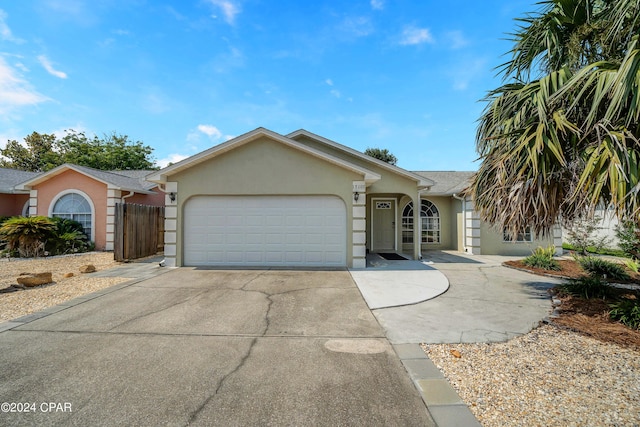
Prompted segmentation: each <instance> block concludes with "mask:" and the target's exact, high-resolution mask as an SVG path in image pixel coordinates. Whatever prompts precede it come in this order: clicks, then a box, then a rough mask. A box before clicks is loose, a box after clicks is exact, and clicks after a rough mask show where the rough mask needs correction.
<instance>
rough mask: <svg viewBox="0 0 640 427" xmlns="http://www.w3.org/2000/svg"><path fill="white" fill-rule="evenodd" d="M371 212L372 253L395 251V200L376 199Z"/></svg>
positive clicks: (373, 201)
mask: <svg viewBox="0 0 640 427" xmlns="http://www.w3.org/2000/svg"><path fill="white" fill-rule="evenodd" d="M371 210H372V212H371V224H372V227H371V229H372V231H371V251H372V252H384V251H391V252H393V251H395V250H396V201H395V200H393V199H374V200H372V206H371Z"/></svg>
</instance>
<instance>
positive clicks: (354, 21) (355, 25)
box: [340, 16, 374, 37]
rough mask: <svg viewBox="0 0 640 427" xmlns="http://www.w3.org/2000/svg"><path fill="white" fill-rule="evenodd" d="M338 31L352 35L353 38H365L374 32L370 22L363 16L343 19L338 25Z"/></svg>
mask: <svg viewBox="0 0 640 427" xmlns="http://www.w3.org/2000/svg"><path fill="white" fill-rule="evenodd" d="M340 29H341V30H342V31H344V32H345V33H346V34H349V35H353V36H355V37H365V36H368V35H369V34H371V33H373V31H374V28H373V24H372V23H371V20H370V19H369V18H367V17H364V16H353V17H347V18H345V19H344V20H343V21H342V23H341V24H340Z"/></svg>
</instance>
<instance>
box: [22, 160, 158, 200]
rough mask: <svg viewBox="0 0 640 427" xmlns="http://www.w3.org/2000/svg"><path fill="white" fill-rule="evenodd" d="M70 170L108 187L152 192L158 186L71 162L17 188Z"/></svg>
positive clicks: (137, 191)
mask: <svg viewBox="0 0 640 427" xmlns="http://www.w3.org/2000/svg"><path fill="white" fill-rule="evenodd" d="M69 170H72V171H75V172H77V173H80V174H82V175H85V176H87V177H89V178H91V179H94V180H96V181H98V182H101V183H103V184H105V185H106V186H107V187H108V188H112V189H116V190H124V191H133V192H136V193H143V194H151V193H153V192H152V191H150V190H151V189H152V188H153V187H155V186H156V184H154V183H151V182H148V181H145V180H143V179H141V178H138V177H132V176H129V175H128V174H121V173H118V172H119V171H103V170H98V169H93V168H90V167H87V166H79V165H73V164H70V163H65V164H63V165H60V166H58V167H55V168H53V169H51V170H50V171H47V172H43V173H40V174H38V175H37V176H35V177H33V178H31V179H29V180H27V181H24V182H22V183H21V184H20V185H17V186H16V188H17V189H21V190H28V189H30V188H31V187H33V186H35V185H38V184H41V183H43V182H45V181H48V180H50V179H52V178H54V177H56V176H58V175H60V174H62V173H64V172H66V171H69ZM133 175H134V176H135V175H139V172H136V173H135V174H133Z"/></svg>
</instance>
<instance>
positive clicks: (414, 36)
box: [400, 26, 435, 45]
mask: <svg viewBox="0 0 640 427" xmlns="http://www.w3.org/2000/svg"><path fill="white" fill-rule="evenodd" d="M434 41H435V40H434V39H433V36H432V35H431V32H430V31H429V29H428V28H417V27H413V26H411V27H406V28H405V29H404V31H403V32H402V36H401V38H400V44H401V45H417V44H423V43H433V42H434Z"/></svg>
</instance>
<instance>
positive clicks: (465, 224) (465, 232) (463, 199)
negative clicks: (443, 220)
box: [452, 194, 467, 252]
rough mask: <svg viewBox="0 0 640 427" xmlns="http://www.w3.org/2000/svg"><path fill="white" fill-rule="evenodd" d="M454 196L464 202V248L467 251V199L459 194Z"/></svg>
mask: <svg viewBox="0 0 640 427" xmlns="http://www.w3.org/2000/svg"><path fill="white" fill-rule="evenodd" d="M452 196H453V198H454V199H456V200H460V201H461V202H462V249H463V250H464V252H467V199H466V198H465V197H464V196H463V197H460V196H458V195H457V194H452Z"/></svg>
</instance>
